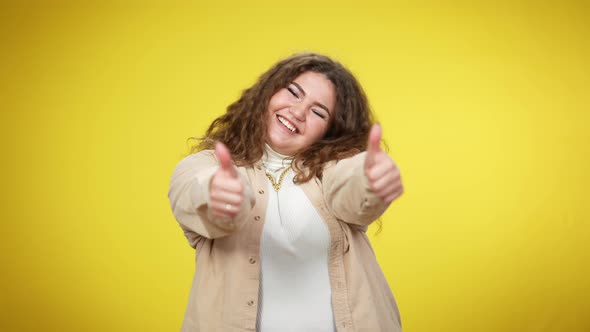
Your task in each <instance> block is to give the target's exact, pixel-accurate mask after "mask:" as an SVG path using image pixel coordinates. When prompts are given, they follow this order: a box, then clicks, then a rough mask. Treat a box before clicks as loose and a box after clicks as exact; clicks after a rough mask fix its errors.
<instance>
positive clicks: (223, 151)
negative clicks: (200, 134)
mask: <svg viewBox="0 0 590 332" xmlns="http://www.w3.org/2000/svg"><path fill="white" fill-rule="evenodd" d="M215 155H216V156H217V159H218V160H219V166H220V169H221V170H223V171H225V172H228V174H230V175H231V176H233V177H237V176H238V173H237V170H236V168H235V167H234V165H233V163H232V158H231V154H230V152H229V150H228V149H227V147H226V146H225V144H223V143H221V142H217V143H215Z"/></svg>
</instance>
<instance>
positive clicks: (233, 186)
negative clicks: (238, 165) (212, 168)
mask: <svg viewBox="0 0 590 332" xmlns="http://www.w3.org/2000/svg"><path fill="white" fill-rule="evenodd" d="M243 190H244V186H242V182H241V181H240V179H239V178H234V177H233V176H231V175H229V173H227V172H225V171H222V172H219V173H217V174H215V176H214V177H213V180H211V188H210V191H211V193H213V192H230V193H236V194H242V192H243Z"/></svg>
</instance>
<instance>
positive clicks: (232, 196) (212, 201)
mask: <svg viewBox="0 0 590 332" xmlns="http://www.w3.org/2000/svg"><path fill="white" fill-rule="evenodd" d="M215 155H216V156H217V160H219V169H218V170H217V172H215V174H214V175H213V178H212V179H211V182H210V183H209V209H210V211H211V214H212V215H213V216H214V217H217V218H221V219H234V218H235V217H236V216H237V215H238V212H240V209H241V206H242V201H243V200H244V186H243V185H242V181H241V180H240V176H239V175H238V170H237V169H236V167H235V166H234V165H233V160H232V158H231V154H230V152H229V150H228V149H227V147H226V146H225V145H224V144H223V143H221V142H217V144H215Z"/></svg>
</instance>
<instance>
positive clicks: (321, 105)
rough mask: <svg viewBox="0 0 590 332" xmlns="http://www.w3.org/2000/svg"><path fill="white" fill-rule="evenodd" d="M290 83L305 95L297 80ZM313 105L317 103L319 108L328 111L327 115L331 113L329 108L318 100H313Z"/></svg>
mask: <svg viewBox="0 0 590 332" xmlns="http://www.w3.org/2000/svg"><path fill="white" fill-rule="evenodd" d="M291 84H293V85H294V86H296V87H297V89H299V91H301V93H302V94H303V95H304V96H305V95H306V93H305V90H303V88H302V87H301V85H299V84H297V82H291ZM314 104H315V105H317V106H318V107H320V108H323V109H324V110H325V111H326V112H328V115H332V113H330V110H329V109H328V108H327V107H326V106H325V105H324V104H322V103H320V102H317V101H316V102H314Z"/></svg>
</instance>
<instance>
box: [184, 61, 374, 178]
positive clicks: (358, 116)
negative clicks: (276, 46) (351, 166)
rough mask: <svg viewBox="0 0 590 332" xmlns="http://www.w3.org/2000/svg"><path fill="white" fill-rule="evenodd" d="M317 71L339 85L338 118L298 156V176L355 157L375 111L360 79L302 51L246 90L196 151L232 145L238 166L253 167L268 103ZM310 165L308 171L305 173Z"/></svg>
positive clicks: (316, 172)
mask: <svg viewBox="0 0 590 332" xmlns="http://www.w3.org/2000/svg"><path fill="white" fill-rule="evenodd" d="M307 71H312V72H316V73H320V74H323V75H325V76H326V77H327V78H328V79H329V80H330V81H331V82H332V84H334V87H335V89H336V107H335V110H336V111H335V112H334V113H335V116H334V117H333V119H332V121H331V123H330V124H329V129H328V131H327V132H326V134H325V136H324V137H323V138H322V139H320V140H319V141H317V142H315V143H314V144H312V145H311V146H309V147H307V148H306V149H305V150H303V151H298V152H297V153H296V154H295V156H293V165H294V168H296V170H295V171H296V173H297V176H296V178H295V182H297V183H303V182H307V181H309V180H311V179H312V178H313V177H314V176H317V177H318V178H321V177H322V171H323V168H324V165H325V164H326V163H327V162H329V161H332V160H338V159H343V158H347V157H351V156H353V155H355V154H357V153H360V152H362V151H364V150H366V148H367V139H368V136H369V130H370V128H371V125H372V123H373V114H372V112H371V109H370V107H369V103H368V101H367V97H366V95H365V93H364V91H363V89H362V87H361V85H360V84H359V82H358V81H357V80H356V78H355V77H354V76H353V75H352V73H351V72H350V71H349V70H348V69H346V68H345V67H344V66H343V65H341V64H340V63H338V62H336V61H334V60H332V59H330V58H329V57H327V56H324V55H320V54H315V53H299V54H295V55H292V56H290V57H288V58H286V59H284V60H282V61H279V62H278V63H277V64H275V65H274V66H273V67H272V68H271V69H270V70H268V71H267V72H265V73H264V74H262V76H260V78H259V79H258V81H257V82H256V83H255V84H254V85H253V86H252V87H250V88H248V89H246V90H244V92H243V93H242V95H241V97H240V99H238V100H237V101H236V102H234V103H233V104H231V105H229V107H228V108H227V112H226V113H225V114H223V115H222V116H220V117H218V118H217V119H215V120H214V121H213V122H212V123H211V125H210V126H209V128H208V129H207V131H206V132H205V135H204V136H203V137H200V138H194V137H192V138H189V140H190V139H196V140H197V141H198V143H197V144H196V145H194V146H192V148H191V153H195V152H198V151H201V150H205V149H214V148H215V142H216V141H220V142H223V143H224V144H225V145H227V147H228V149H229V151H230V152H231V155H232V157H233V160H234V162H235V163H236V165H238V166H251V165H253V164H254V163H256V162H257V161H259V160H260V159H261V158H262V156H263V154H264V143H265V142H266V141H267V122H266V121H267V107H268V103H269V101H270V98H271V97H272V96H273V95H274V94H275V93H276V92H277V91H279V90H280V89H282V88H284V87H286V86H288V85H289V84H290V83H291V82H292V81H293V80H294V79H295V78H296V77H297V76H299V75H301V74H302V73H304V72H307ZM303 169H305V171H303Z"/></svg>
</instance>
